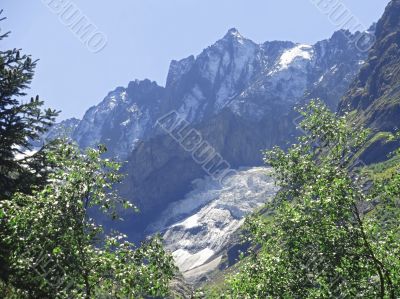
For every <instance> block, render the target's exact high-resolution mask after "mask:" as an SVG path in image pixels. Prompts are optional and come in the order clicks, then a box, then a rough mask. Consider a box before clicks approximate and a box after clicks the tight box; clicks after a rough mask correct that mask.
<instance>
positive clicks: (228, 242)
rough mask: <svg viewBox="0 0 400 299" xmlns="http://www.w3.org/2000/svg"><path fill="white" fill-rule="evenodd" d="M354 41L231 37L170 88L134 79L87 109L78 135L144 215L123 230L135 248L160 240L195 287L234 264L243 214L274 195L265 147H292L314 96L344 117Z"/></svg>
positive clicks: (178, 67) (355, 58)
mask: <svg viewBox="0 0 400 299" xmlns="http://www.w3.org/2000/svg"><path fill="white" fill-rule="evenodd" d="M358 34H359V33H354V34H353V33H350V32H348V31H344V30H341V31H338V32H336V33H334V34H333V35H332V37H331V38H329V39H326V40H323V41H320V42H317V43H316V44H314V45H306V44H298V43H293V42H290V41H270V42H265V43H262V44H258V43H255V42H253V41H251V40H250V39H247V38H245V37H243V36H242V35H241V34H240V33H239V31H238V30H236V29H231V30H229V31H228V32H227V34H226V35H225V36H224V37H223V38H221V39H220V40H218V41H217V42H216V43H214V44H213V45H211V46H210V47H208V48H206V49H204V50H203V51H202V52H201V53H200V54H199V55H198V56H196V57H195V56H189V57H187V58H184V59H182V60H179V61H172V62H171V64H170V69H169V72H168V77H167V80H166V85H165V87H162V86H159V85H158V84H157V83H155V82H152V81H150V80H144V81H138V80H136V81H133V82H130V83H129V84H128V87H118V88H116V89H115V90H114V91H112V92H110V93H109V94H108V95H107V96H106V97H105V98H104V99H103V101H102V102H101V103H100V104H98V105H96V106H94V107H91V108H90V109H89V110H88V111H87V112H86V113H85V115H84V117H83V119H82V120H81V121H79V122H78V123H75V122H74V125H75V126H76V127H75V129H74V130H73V132H72V134H71V136H72V138H73V139H74V140H76V141H77V142H78V143H79V145H80V146H81V147H82V148H85V147H88V146H95V145H96V144H98V143H103V144H105V145H106V146H107V147H108V149H109V152H108V155H109V156H110V157H117V159H119V160H121V161H126V163H124V167H123V172H124V173H125V174H126V178H125V180H124V182H123V184H122V186H121V187H120V190H119V191H120V193H121V194H122V195H123V196H124V197H126V198H128V199H130V200H132V201H133V202H134V203H135V204H136V205H137V206H138V207H139V209H140V214H138V215H135V216H134V217H133V218H129V219H127V220H126V221H125V222H123V223H120V224H118V229H119V230H121V231H122V232H125V233H127V234H128V235H129V236H130V237H131V238H132V240H134V241H139V240H141V239H143V238H144V237H146V236H148V235H149V234H152V233H154V232H157V231H161V232H163V233H164V237H165V240H166V246H167V248H169V249H170V250H171V251H173V252H174V256H175V258H176V261H177V262H178V265H179V266H180V268H181V270H182V272H183V274H184V276H185V278H186V279H188V280H189V281H191V282H198V281H199V280H201V279H204V278H205V277H207V276H208V274H209V272H210V271H212V270H213V269H215V268H219V267H221V263H222V264H223V263H225V262H226V260H228V261H230V262H231V261H232V260H234V256H235V252H237V249H238V248H236V247H235V246H234V245H232V244H233V243H234V242H233V241H232V240H233V239H235V236H236V234H237V231H238V228H239V227H240V225H241V223H242V219H243V217H244V215H246V214H247V213H250V212H251V211H253V210H254V209H255V208H257V207H258V206H259V205H261V204H262V203H263V202H265V201H266V200H267V199H268V198H269V197H270V196H271V194H273V192H275V191H276V189H275V188H274V186H273V184H272V182H271V181H270V179H269V178H268V176H266V175H265V169H263V168H259V167H260V166H261V165H263V161H262V155H261V150H264V149H267V148H271V147H273V146H274V145H280V146H285V145H286V144H287V143H289V142H290V141H291V140H293V138H294V137H295V136H296V134H298V132H297V131H296V121H295V119H296V117H297V115H296V113H294V107H295V106H297V105H301V104H304V103H305V102H306V101H307V100H308V99H309V98H310V97H321V98H322V99H323V100H325V102H326V103H327V105H328V106H329V107H330V108H331V109H332V110H335V109H336V108H337V106H338V103H339V101H340V99H341V97H342V96H343V95H344V94H345V92H346V91H347V90H348V88H349V86H350V84H351V82H353V80H354V78H355V77H356V75H357V74H358V72H359V70H360V68H361V66H362V65H363V64H364V62H365V60H366V59H367V53H366V52H365V51H360V50H358V48H357V46H356V44H355V43H354V39H355V37H356V36H357V35H358ZM365 34H366V35H367V36H370V37H372V36H373V35H374V28H373V27H371V30H369V31H367V32H366V33H365ZM371 39H372V38H371ZM242 167H246V169H247V170H240V171H237V169H239V168H242ZM235 186H236V187H235ZM239 189H241V190H242V189H243V190H248V191H247V192H244V193H243V192H242V191H241V190H239ZM222 235H223V238H222V237H221V236H222ZM236 237H237V236H236ZM230 246H234V247H235V249H232V248H231V247H230Z"/></svg>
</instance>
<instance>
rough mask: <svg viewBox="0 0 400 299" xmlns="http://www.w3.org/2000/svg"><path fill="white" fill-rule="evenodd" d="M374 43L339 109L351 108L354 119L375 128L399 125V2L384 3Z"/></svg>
mask: <svg viewBox="0 0 400 299" xmlns="http://www.w3.org/2000/svg"><path fill="white" fill-rule="evenodd" d="M376 38H377V39H376V43H375V45H374V46H373V48H372V49H371V51H370V53H369V57H368V59H367V61H366V63H365V65H364V66H363V67H362V69H361V70H360V73H359V75H358V76H357V77H356V79H355V81H354V83H353V84H352V86H351V88H350V90H349V91H348V92H347V93H346V95H345V97H344V99H343V101H342V102H341V104H340V107H339V111H340V112H342V113H343V112H344V111H348V110H355V111H356V113H355V114H354V115H355V122H356V123H357V124H359V125H365V126H368V127H371V128H372V129H374V130H375V131H389V132H393V131H394V130H396V129H398V128H399V127H400V117H399V115H400V1H399V0H393V1H391V2H390V3H389V5H388V6H387V8H386V10H385V13H384V15H383V17H382V18H381V19H380V21H379V22H378V24H377V26H376Z"/></svg>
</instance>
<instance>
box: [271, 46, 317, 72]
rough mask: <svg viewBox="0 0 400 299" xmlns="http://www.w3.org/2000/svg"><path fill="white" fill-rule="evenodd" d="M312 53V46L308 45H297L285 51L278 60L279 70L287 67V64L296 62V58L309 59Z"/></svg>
mask: <svg viewBox="0 0 400 299" xmlns="http://www.w3.org/2000/svg"><path fill="white" fill-rule="evenodd" d="M312 54H313V47H312V46H310V45H297V46H295V47H294V48H292V49H290V50H287V51H285V52H284V53H283V54H282V56H281V58H280V60H279V66H280V70H284V69H287V68H289V66H290V65H291V64H292V63H294V62H296V60H311V58H312Z"/></svg>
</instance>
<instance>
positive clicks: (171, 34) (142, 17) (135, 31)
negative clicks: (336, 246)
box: [0, 0, 389, 119]
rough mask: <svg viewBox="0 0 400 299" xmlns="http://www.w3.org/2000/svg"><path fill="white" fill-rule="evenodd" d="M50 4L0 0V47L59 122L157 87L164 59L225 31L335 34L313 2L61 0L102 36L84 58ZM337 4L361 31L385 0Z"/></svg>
mask: <svg viewBox="0 0 400 299" xmlns="http://www.w3.org/2000/svg"><path fill="white" fill-rule="evenodd" d="M50 1H51V0H29V1H27V0H1V1H0V8H3V9H4V13H3V15H4V16H6V17H7V18H8V19H7V20H6V21H3V22H1V23H0V29H1V32H4V31H8V30H11V31H12V34H11V36H10V38H8V39H6V40H3V41H2V42H0V50H5V49H8V48H22V49H23V51H24V52H25V53H27V54H32V56H33V57H34V58H38V59H40V61H39V63H38V67H37V69H36V75H35V78H34V81H33V84H32V87H31V90H30V95H36V94H39V95H40V96H41V98H42V99H43V100H45V102H46V104H47V106H50V107H52V108H56V109H59V110H62V114H61V116H60V119H65V118H69V117H73V116H74V117H82V115H83V113H84V112H85V111H86V110H87V108H89V107H90V106H92V105H95V104H97V103H98V102H100V101H101V100H102V99H103V98H104V96H105V95H106V94H107V93H108V92H109V91H111V90H113V89H114V88H116V87H117V86H127V84H128V82H129V81H132V80H134V79H144V78H149V79H151V80H155V81H157V83H158V84H160V85H164V84H165V80H166V75H167V72H168V66H169V63H170V61H171V60H172V59H181V58H185V57H187V56H189V55H191V54H194V55H197V54H199V53H200V52H201V51H202V49H204V48H206V47H207V46H209V45H211V44H213V43H214V42H215V41H216V40H218V39H220V38H221V37H222V36H224V35H225V33H226V32H227V31H228V29H230V28H232V27H235V28H237V29H238V30H239V31H240V33H241V34H242V35H243V36H245V37H248V38H250V39H252V40H254V41H255V42H259V43H261V42H264V41H268V40H291V41H295V42H302V43H314V42H316V41H318V40H321V39H325V38H328V37H329V36H331V35H332V33H333V32H334V31H335V30H337V29H339V28H337V26H335V25H334V24H332V22H331V21H330V19H329V17H328V16H327V15H325V14H323V13H322V12H321V11H320V10H319V9H318V8H317V7H316V6H315V5H314V4H313V2H314V3H315V2H318V1H317V0H114V1H110V0H107V1H106V0H72V1H71V0H64V1H66V2H67V1H69V2H73V3H74V4H76V6H77V7H78V8H79V9H80V10H79V13H80V14H81V15H84V16H87V17H88V18H89V19H90V20H91V22H92V23H93V24H94V25H95V26H96V27H97V28H98V30H99V31H101V32H102V33H104V34H105V35H106V36H107V40H108V42H107V45H106V46H105V47H104V49H102V50H101V51H100V52H98V53H92V52H90V51H88V49H87V47H85V46H84V45H83V44H82V43H81V42H80V41H79V39H78V38H77V37H76V36H75V35H74V34H73V33H72V32H71V30H70V29H69V28H68V27H67V26H65V25H64V24H63V23H62V22H61V21H60V19H59V16H58V15H57V14H55V13H54V11H52V10H51V9H50V8H49V7H48V6H47V4H46V3H47V2H50ZM53 1H54V0H53ZM57 1H61V0H56V2H57ZM325 1H326V0H325ZM340 1H341V2H343V4H344V5H345V6H346V7H347V8H348V9H349V11H351V13H352V14H353V15H354V16H355V17H357V18H358V19H359V20H360V22H361V23H362V24H364V25H365V26H366V27H369V25H370V24H372V23H373V22H375V21H377V20H378V19H379V17H380V16H381V15H382V13H383V11H384V8H385V6H386V5H387V3H388V2H389V0H368V1H366V0H340ZM328 2H329V1H328Z"/></svg>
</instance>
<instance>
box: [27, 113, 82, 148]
mask: <svg viewBox="0 0 400 299" xmlns="http://www.w3.org/2000/svg"><path fill="white" fill-rule="evenodd" d="M79 123H80V120H79V119H77V118H69V119H66V120H63V121H61V122H59V123H57V124H54V125H52V126H51V127H50V128H49V130H48V131H47V132H46V133H44V134H43V135H42V136H41V137H40V140H37V141H34V142H32V146H33V147H35V148H40V147H42V146H43V145H44V144H45V143H47V142H49V141H51V140H54V139H56V138H60V137H61V138H67V139H69V138H71V136H72V134H73V133H74V131H75V130H76V128H77V127H78V125H79Z"/></svg>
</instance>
